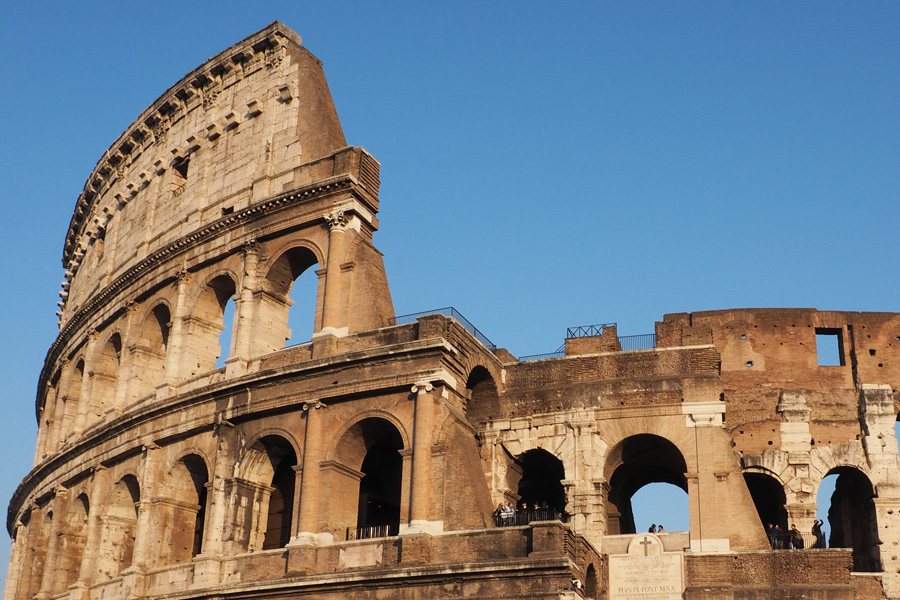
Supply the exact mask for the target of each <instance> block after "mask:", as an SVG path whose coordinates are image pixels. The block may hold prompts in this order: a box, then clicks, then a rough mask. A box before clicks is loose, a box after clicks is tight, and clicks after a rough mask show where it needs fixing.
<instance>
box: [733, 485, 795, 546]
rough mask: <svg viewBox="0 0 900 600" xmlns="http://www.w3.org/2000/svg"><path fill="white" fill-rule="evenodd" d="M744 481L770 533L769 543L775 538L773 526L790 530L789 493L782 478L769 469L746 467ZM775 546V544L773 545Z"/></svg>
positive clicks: (761, 521) (761, 519) (763, 525)
mask: <svg viewBox="0 0 900 600" xmlns="http://www.w3.org/2000/svg"><path fill="white" fill-rule="evenodd" d="M744 482H745V483H746V484H747V490H748V491H749V492H750V497H751V498H752V499H753V505H754V506H755V507H756V514H758V515H759V521H760V524H761V525H762V527H764V528H765V529H766V532H767V534H769V535H770V537H769V543H770V544H772V543H773V541H777V540H774V539H773V538H772V537H771V534H772V531H771V530H770V529H769V525H770V524H771V525H772V527H775V526H777V527H778V528H779V529H780V530H781V531H782V532H787V531H788V514H787V508H786V504H787V494H786V493H785V489H784V483H783V482H782V481H781V479H780V478H779V477H778V476H777V475H775V473H772V472H771V471H769V470H767V469H761V468H757V469H745V470H744ZM773 547H774V546H773Z"/></svg>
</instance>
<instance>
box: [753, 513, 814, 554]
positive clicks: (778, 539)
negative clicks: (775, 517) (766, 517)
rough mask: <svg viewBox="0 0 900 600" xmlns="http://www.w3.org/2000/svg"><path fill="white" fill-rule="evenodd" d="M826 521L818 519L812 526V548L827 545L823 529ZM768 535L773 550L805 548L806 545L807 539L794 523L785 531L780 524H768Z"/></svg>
mask: <svg viewBox="0 0 900 600" xmlns="http://www.w3.org/2000/svg"><path fill="white" fill-rule="evenodd" d="M822 525H824V521H822V520H821V519H816V521H815V522H814V523H813V526H812V537H813V544H812V546H810V548H824V547H825V533H824V532H823V531H822ZM766 535H767V536H768V538H769V545H770V546H772V550H803V549H804V548H805V547H806V541H805V540H804V539H803V535H802V534H801V533H800V530H799V529H797V526H796V525H794V524H792V525H791V528H790V529H788V530H787V531H783V530H782V529H781V527H780V526H779V525H773V524H772V523H769V524H768V525H766Z"/></svg>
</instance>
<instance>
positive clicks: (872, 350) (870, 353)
mask: <svg viewBox="0 0 900 600" xmlns="http://www.w3.org/2000/svg"><path fill="white" fill-rule="evenodd" d="M869 356H875V348H869Z"/></svg>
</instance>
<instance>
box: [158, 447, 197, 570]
mask: <svg viewBox="0 0 900 600" xmlns="http://www.w3.org/2000/svg"><path fill="white" fill-rule="evenodd" d="M166 481H167V487H166V492H167V493H168V495H169V496H168V500H170V501H169V502H165V503H161V504H160V508H159V511H160V513H161V514H160V522H163V523H167V524H168V526H167V527H166V530H165V531H164V532H163V536H164V539H163V543H162V544H161V545H160V552H161V556H160V562H161V564H179V563H184V562H188V561H190V560H191V558H193V557H194V556H196V555H198V554H200V552H201V551H202V550H203V530H204V526H205V524H206V484H207V483H208V482H209V471H208V470H207V468H206V462H205V461H204V460H203V458H201V457H200V456H198V455H196V454H188V455H187V456H185V457H183V458H182V459H181V460H179V461H178V462H177V463H175V465H174V466H173V467H172V469H171V470H170V471H169V474H168V477H167V479H166Z"/></svg>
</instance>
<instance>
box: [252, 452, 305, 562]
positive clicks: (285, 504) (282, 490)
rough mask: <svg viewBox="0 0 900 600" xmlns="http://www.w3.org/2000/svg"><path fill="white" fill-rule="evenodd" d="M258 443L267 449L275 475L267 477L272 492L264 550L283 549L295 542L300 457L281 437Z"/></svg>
mask: <svg viewBox="0 0 900 600" xmlns="http://www.w3.org/2000/svg"><path fill="white" fill-rule="evenodd" d="M258 443H259V444H261V445H262V446H263V448H264V449H265V454H266V457H267V459H268V461H269V465H268V466H269V469H268V471H271V475H268V476H267V477H268V483H269V485H270V487H271V492H270V493H269V501H268V505H267V508H266V529H265V535H264V537H263V544H262V549H263V550H271V549H274V548H283V547H285V546H287V543H288V542H289V541H291V530H292V527H291V525H292V523H293V518H292V517H293V511H294V482H295V481H296V479H297V474H296V471H295V470H294V468H295V467H296V466H297V455H296V453H295V452H294V449H293V447H292V446H291V445H290V444H289V443H288V442H287V440H285V439H284V438H281V437H278V436H267V437H264V438H262V439H261V440H260V441H259V442H258Z"/></svg>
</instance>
